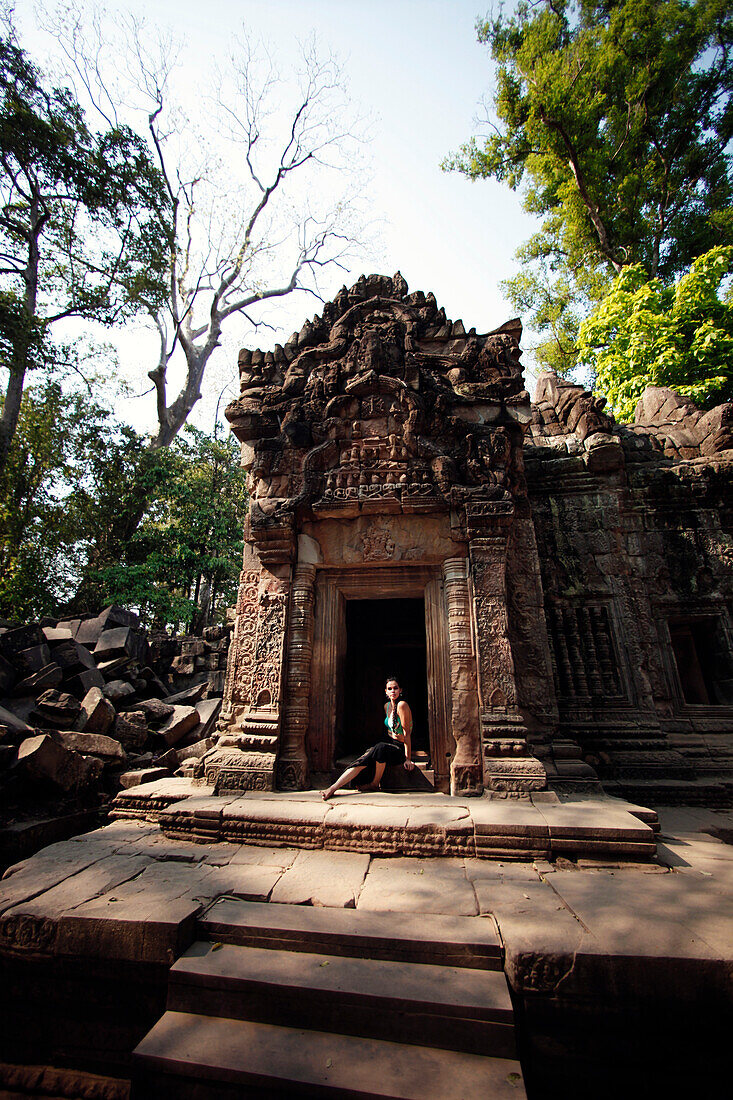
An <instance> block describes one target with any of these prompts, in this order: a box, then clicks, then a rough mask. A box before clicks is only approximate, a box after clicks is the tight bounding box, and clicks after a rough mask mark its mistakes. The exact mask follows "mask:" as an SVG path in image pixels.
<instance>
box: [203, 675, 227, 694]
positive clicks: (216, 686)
mask: <svg viewBox="0 0 733 1100" xmlns="http://www.w3.org/2000/svg"><path fill="white" fill-rule="evenodd" d="M225 679H226V671H221V672H210V673H209V678H208V683H207V693H208V695H209V697H210V698H213V697H214V696H218V695H223V694H224V681H225Z"/></svg>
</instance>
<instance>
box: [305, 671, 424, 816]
mask: <svg viewBox="0 0 733 1100" xmlns="http://www.w3.org/2000/svg"><path fill="white" fill-rule="evenodd" d="M384 691H385V694H386V696H387V702H386V703H385V704H384V714H385V718H384V724H385V726H386V727H387V737H388V740H386V741H379V742H377V744H376V745H372V747H371V748H370V749H367V751H366V752H365V753H362V755H361V756H360V757H359V758H358V759H357V760H355V761H354V763H353V764H352V765H351V767H350V768H347V769H346V771H345V772H344V773H343V775H341V776H339V778H338V779H337V780H336V782H335V783H332V784H331V786H330V787H327V788H326V790H325V791H323V792H322V795H321V797H322V798H323V800H324V802H327V801H328V799H329V798H332V797H333V795H334V794H335V793H336V791H338V790H340V789H341V787H345V786H346V784H347V783H350V782H351V780H352V779H355V778H356V776H357V775H359V773H360V772H364V775H363V776H362V782H361V784H360V786H359V790H361V791H376V790H377V789H378V788H379V784H380V782H381V780H382V776H383V775H384V769H385V767H386V766H387V764H404V766H405V768H406V769H407V771H408V772H411V771H412V769H413V768H414V767H415V765H414V764H413V762H412V759H411V747H410V736H411V734H412V712H411V710H410V708H409V706H408V705H407V703H406V702H405V700H404V699H400V694H401V688H400V685H399V683H398V682H397V677H396V676H390V677H389V678H388V680H387V683H386V685H385V688H384Z"/></svg>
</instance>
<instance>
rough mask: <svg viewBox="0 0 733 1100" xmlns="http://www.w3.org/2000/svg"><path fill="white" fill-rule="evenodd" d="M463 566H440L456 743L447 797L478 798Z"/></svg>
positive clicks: (454, 562)
mask: <svg viewBox="0 0 733 1100" xmlns="http://www.w3.org/2000/svg"><path fill="white" fill-rule="evenodd" d="M467 566H468V562H467V560H466V558H448V559H447V560H446V561H444V562H443V580H444V585H445V602H446V608H447V611H448V647H449V652H450V682H451V724H452V731H453V737H454V739H455V743H456V750H455V754H454V756H453V760H452V761H451V794H464V795H465V794H476V795H478V794H481V792H482V790H483V781H482V767H481V743H480V738H479V715H478V706H477V703H478V697H477V690H476V688H477V685H476V660H475V657H474V652H473V645H472V640H471V605H470V598H469V593H468V569H467Z"/></svg>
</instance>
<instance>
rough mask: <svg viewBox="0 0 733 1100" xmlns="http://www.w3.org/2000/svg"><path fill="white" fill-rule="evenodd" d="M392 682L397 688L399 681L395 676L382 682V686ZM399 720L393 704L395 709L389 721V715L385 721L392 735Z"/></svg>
mask: <svg viewBox="0 0 733 1100" xmlns="http://www.w3.org/2000/svg"><path fill="white" fill-rule="evenodd" d="M393 680H394V682H395V683H396V684H397V687H399V686H400V682H399V680H398V679H397V677H396V676H388V677H387V679H386V680H385V681H384V686H385V687H386V686H387V684H391V683H392V681H393ZM400 690H401V689H400ZM399 720H400V717H399V715H398V713H397V704H395V708H394V710H393V711H392V715H391V720H390V715H389V714H388V715H387V721H388V722H389V726H390V729H391V730H392V733H394V732H395V730H396V729H397V723H398V722H399Z"/></svg>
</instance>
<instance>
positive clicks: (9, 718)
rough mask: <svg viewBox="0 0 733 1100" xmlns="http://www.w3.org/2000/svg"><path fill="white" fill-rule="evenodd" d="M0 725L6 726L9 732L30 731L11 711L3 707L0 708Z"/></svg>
mask: <svg viewBox="0 0 733 1100" xmlns="http://www.w3.org/2000/svg"><path fill="white" fill-rule="evenodd" d="M0 723H1V724H2V725H3V726H8V728H9V729H11V730H28V732H29V733H30V732H32V731H31V727H30V726H29V725H28V723H27V722H25V721H24V720H23V719H22V718H19V717H18V715H17V714H15V713H14V712H13V711H12V710H7V709H6V708H5V707H2V706H0Z"/></svg>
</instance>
